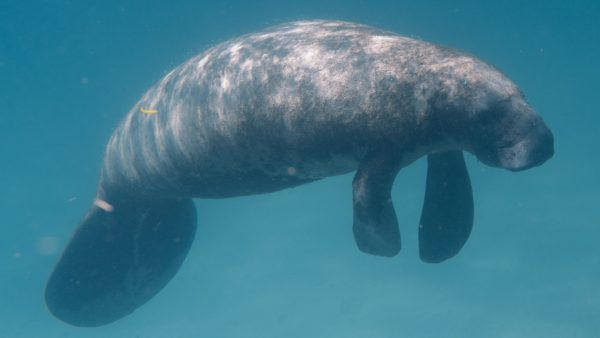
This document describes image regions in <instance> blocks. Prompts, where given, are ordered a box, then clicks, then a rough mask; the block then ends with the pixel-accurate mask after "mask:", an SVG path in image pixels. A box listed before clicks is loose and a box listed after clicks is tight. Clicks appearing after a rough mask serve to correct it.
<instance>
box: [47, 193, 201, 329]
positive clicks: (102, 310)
mask: <svg viewBox="0 0 600 338" xmlns="http://www.w3.org/2000/svg"><path fill="white" fill-rule="evenodd" d="M195 231H196V209H195V207H194V204H193V202H192V200H191V199H156V200H148V201H140V200H136V201H133V200H132V201H125V202H120V203H114V204H108V203H107V202H103V201H97V203H95V205H94V206H93V207H92V209H91V210H90V212H89V213H88V215H87V216H86V217H85V219H84V220H83V222H82V223H81V224H80V225H79V227H78V229H77V231H76V232H75V235H74V236H73V238H71V241H70V242H69V244H68V245H67V247H66V249H65V251H64V252H63V254H62V257H61V258H60V261H59V262H58V264H57V265H56V267H55V268H54V271H53V272H52V275H51V276H50V279H49V280H48V283H47V285H46V304H47V306H48V309H49V310H50V311H51V312H52V314H53V315H54V316H56V317H57V318H59V319H60V320H62V321H64V322H66V323H68V324H71V325H75V326H100V325H104V324H108V323H111V322H113V321H115V320H117V319H119V318H122V317H124V316H126V315H128V314H130V313H132V312H133V311H134V310H135V309H136V308H138V307H139V306H141V305H142V304H144V303H145V302H146V301H148V300H149V299H150V298H152V297H153V296H154V295H156V294H157V293H158V292H159V291H160V290H161V289H162V288H163V287H164V286H165V285H166V284H167V282H168V281H169V280H170V279H171V278H172V277H173V276H174V275H175V273H176V272H177V270H178V269H179V267H180V266H181V264H182V263H183V260H184V259H185V257H186V255H187V253H188V251H189V249H190V246H191V244H192V240H193V238H194V234H195Z"/></svg>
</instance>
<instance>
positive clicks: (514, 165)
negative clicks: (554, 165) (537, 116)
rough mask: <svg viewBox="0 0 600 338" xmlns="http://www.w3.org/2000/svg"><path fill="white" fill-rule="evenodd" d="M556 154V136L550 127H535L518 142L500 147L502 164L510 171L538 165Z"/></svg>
mask: <svg viewBox="0 0 600 338" xmlns="http://www.w3.org/2000/svg"><path fill="white" fill-rule="evenodd" d="M553 155H554V136H553V135H552V132H551V131H550V129H548V128H547V127H545V126H540V127H538V128H535V129H533V130H532V131H531V132H530V133H528V134H527V136H526V137H525V138H524V139H522V140H521V141H519V142H517V143H516V144H514V145H512V146H509V147H503V148H500V149H498V160H499V163H500V166H501V167H502V168H505V169H507V170H510V171H521V170H526V169H529V168H533V167H537V166H539V165H541V164H543V163H544V162H546V161H547V160H548V159H550V158H551V157H552V156H553Z"/></svg>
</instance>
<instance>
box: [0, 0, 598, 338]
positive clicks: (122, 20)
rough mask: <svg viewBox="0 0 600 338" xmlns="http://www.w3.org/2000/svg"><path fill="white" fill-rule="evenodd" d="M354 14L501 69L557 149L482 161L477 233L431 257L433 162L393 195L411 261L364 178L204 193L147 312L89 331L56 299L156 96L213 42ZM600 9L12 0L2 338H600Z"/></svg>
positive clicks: (0, 126)
mask: <svg viewBox="0 0 600 338" xmlns="http://www.w3.org/2000/svg"><path fill="white" fill-rule="evenodd" d="M313 18H325V19H342V20H349V21H356V22H360V23H366V24H370V25H373V26H376V27H380V28H384V29H387V30H391V31H395V32H398V33H401V34H405V35H409V36H413V37H419V38H422V39H425V40H428V41H432V42H435V43H439V44H443V45H447V46H452V47H456V48H459V49H462V50H466V51H468V52H470V53H472V54H475V55H477V56H479V57H481V58H482V59H484V60H486V61H488V62H490V63H492V64H494V65H495V66H497V67H498V68H500V69H502V70H503V71H504V72H505V73H506V74H507V75H508V76H509V77H511V78H512V79H513V80H514V81H515V82H516V83H517V84H519V85H520V86H521V88H522V89H523V91H524V92H525V94H526V95H527V97H528V99H529V101H530V102H531V104H532V105H533V106H534V107H535V108H536V109H537V110H538V111H539V112H540V114H541V115H542V116H543V117H544V119H545V120H546V122H547V123H548V124H549V125H550V127H551V128H552V129H553V132H554V135H555V139H556V155H555V156H554V158H553V159H551V160H550V161H549V162H548V163H546V164H545V165H543V166H542V167H539V168H535V169H532V170H529V171H526V172H520V173H510V172H507V171H502V170H499V169H491V168H487V167H484V166H483V165H482V164H480V163H477V161H475V160H474V159H473V158H472V157H469V158H468V165H469V167H470V170H471V176H472V181H473V188H474V194H475V228H474V230H473V233H472V235H471V237H470V239H469V241H468V242H467V244H466V246H465V247H464V249H463V250H462V252H461V253H460V254H459V255H458V256H457V257H455V258H454V259H451V260H449V261H447V262H444V263H442V264H438V265H431V264H425V263H422V262H420V261H419V259H418V253H417V224H418V219H419V214H420V207H421V204H422V200H423V194H424V180H425V164H424V163H423V161H419V162H418V163H416V164H414V165H413V166H411V167H409V168H407V169H405V170H403V171H402V172H401V173H400V175H399V176H398V178H397V180H396V183H395V185H394V191H393V198H394V203H395V205H396V210H397V213H398V217H399V221H400V223H401V232H402V236H403V249H402V252H401V253H400V255H398V256H397V257H395V258H393V259H385V258H378V257H373V256H368V255H365V254H362V253H360V252H359V251H358V249H357V248H356V247H355V244H354V240H353V238H352V231H351V224H352V210H351V180H352V176H351V175H346V176H341V177H335V178H330V179H327V180H323V181H321V182H317V183H313V184H310V185H307V186H303V187H299V188H296V189H292V190H286V191H282V192H279V193H275V194H270V195H262V196H251V197H244V198H236V199H227V200H218V201H216V200H198V201H197V202H196V206H197V209H198V214H199V228H198V233H197V238H196V240H195V243H194V246H193V248H192V251H191V252H190V255H189V256H188V258H187V260H186V262H185V263H184V265H183V267H182V269H181V270H180V271H179V273H178V274H177V276H176V277H175V278H174V279H173V281H172V282H171V283H170V284H169V285H168V286H167V287H166V288H165V289H164V290H163V291H162V292H161V293H160V294H159V295H158V296H157V297H155V298H154V299H152V300H151V301H150V302H149V303H147V304H146V305H144V306H143V307H141V308H140V309H139V310H137V311H136V312H135V313H134V314H132V315H130V316H128V317H126V318H124V319H122V320H120V321H117V322H116V323H114V324H111V325H108V326H104V327H100V328H94V329H81V328H75V327H71V326H68V325H65V324H63V323H61V322H59V321H57V320H56V319H54V318H53V317H52V316H51V315H50V314H49V313H48V312H47V310H46V309H45V305H44V302H43V288H44V284H45V282H46V279H47V277H48V275H49V273H50V271H51V269H52V267H53V265H54V263H55V262H56V261H57V259H58V255H59V253H60V250H61V248H62V247H63V246H64V245H65V243H66V241H67V240H68V239H69V236H70V235H71V233H72V231H73V230H74V227H75V226H76V225H77V223H78V222H79V220H80V219H81V217H82V216H83V215H84V214H85V212H86V210H87V209H88V207H89V205H90V203H91V201H92V199H93V197H94V194H95V188H96V182H97V178H98V174H99V169H100V164H101V159H102V154H103V148H104V146H105V143H106V141H107V140H108V137H109V136H110V134H111V132H112V130H113V129H114V128H115V126H116V125H117V123H118V122H119V121H120V119H121V118H122V117H123V116H124V114H125V112H127V111H128V110H129V109H130V107H131V106H132V105H133V104H134V103H135V102H136V101H137V99H138V98H139V96H140V95H141V94H142V93H143V92H144V91H145V90H146V89H147V88H149V87H150V86H151V85H152V84H153V83H154V82H155V81H157V80H159V79H160V78H161V77H162V76H163V75H164V74H165V73H166V72H167V71H168V70H170V69H172V68H173V67H175V66H176V65H178V64H180V63H181V62H183V61H185V60H186V59H188V58H189V57H191V56H193V55H195V54H197V53H199V52H201V51H202V50H204V49H206V48H207V47H210V46H212V45H214V44H217V43H219V42H222V41H224V40H226V39H228V38H232V37H235V36H238V35H241V34H244V33H248V32H252V31H256V30H259V29H261V28H265V27H267V26H270V25H273V24H277V23H282V22H285V21H290V20H296V19H313ZM598 18H600V2H598V1H597V0H596V1H593V0H590V1H584V0H579V1H570V2H565V1H529V2H526V3H525V2H524V1H517V0H514V1H493V2H492V1H490V2H483V1H466V0H461V1H398V0H397V1H391V0H390V1H358V0H356V1H312V0H311V1H252V2H250V1H241V0H238V1H219V2H208V1H180V2H168V1H129V2H127V3H126V4H123V3H122V2H121V1H114V0H108V1H104V2H98V3H96V4H93V3H92V2H91V1H67V0H62V1H58V0H57V1H17V0H3V1H2V2H1V3H0V158H1V162H0V187H1V188H2V189H1V192H0V206H1V209H0V210H1V211H2V215H1V222H0V337H9V338H13V337H14V338H19V337H61V338H63V337H77V338H79V337H84V338H87V337H90V338H92V337H93V338H96V337H127V338H132V337H140V338H146V337H148V338H154V337H156V338H159V337H160V338H187V337H230V338H233V337H259V338H267V337H327V338H331V337H344V338H347V337H361V338H362V337H502V338H508V337H511V338H512V337H557V338H558V337H561V338H562V337H600V320H599V318H600V292H599V291H598V290H599V289H598V285H599V284H600V246H599V245H598V240H599V239H600V207H599V202H598V201H600V193H599V192H598V190H599V188H600V179H599V176H600V175H599V173H600V160H598V157H599V155H598V154H599V152H598V148H599V146H600V142H599V141H598V136H599V135H600V115H599V114H598V113H599V111H598V108H597V107H598V101H599V98H600V85H599V84H598V79H600V62H599V61H598V60H600V20H598Z"/></svg>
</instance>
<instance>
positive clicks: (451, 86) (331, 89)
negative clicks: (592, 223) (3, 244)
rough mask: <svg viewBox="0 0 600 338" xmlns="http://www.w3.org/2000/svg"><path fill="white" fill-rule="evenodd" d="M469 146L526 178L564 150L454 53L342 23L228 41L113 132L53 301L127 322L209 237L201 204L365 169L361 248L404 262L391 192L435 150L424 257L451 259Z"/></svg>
mask: <svg viewBox="0 0 600 338" xmlns="http://www.w3.org/2000/svg"><path fill="white" fill-rule="evenodd" d="M463 150H464V151H468V152H471V153H473V154H474V155H475V156H477V157H478V158H479V159H480V160H481V161H482V162H484V163H486V164H488V165H491V166H496V167H503V168H506V169H509V170H522V169H526V168H529V167H533V166H536V165H539V164H541V163H543V162H544V161H546V160H547V159H548V158H550V157H551V156H552V154H553V138H552V133H551V132H550V130H549V129H548V128H547V127H546V125H545V124H544V122H543V121H542V119H541V118H540V117H539V116H538V115H537V114H536V113H535V112H534V111H533V110H532V109H531V108H530V107H529V105H528V104H527V103H526V101H525V99H524V97H523V95H522V94H521V92H520V91H519V89H518V88H517V86H515V85H514V84H513V83H512V82H511V81H510V80H508V79H507V78H506V77H505V76H504V75H502V74H501V73H500V72H499V71H497V70H496V69H494V68H493V67H491V66H489V65H487V64H485V63H483V62H482V61H480V60H478V59H476V58H474V57H472V56H469V55H466V54H464V53H460V52H457V51H455V50H451V49H447V48H443V47H439V46H435V45H432V44H429V43H426V42H423V41H419V40H414V39H410V38H406V37H402V36H399V35H396V34H393V33H389V32H385V31H381V30H377V29H374V28H370V27H367V26H363V25H357V24H352V23H346V22H337V21H304V22H294V23H290V24H285V25H281V26H278V27H275V28H271V29H268V30H265V31H263V32H260V33H256V34H250V35H246V36H243V37H241V38H239V39H235V40H231V41H229V42H226V43H223V44H220V45H218V46H216V47H214V48H212V49H210V50H208V51H207V52H205V53H203V54H201V55H199V56H197V57H195V58H193V59H191V60H189V61H188V62H186V63H184V64H183V65H181V66H179V67H177V68H176V69H175V70H173V71H172V72H170V73H169V74H168V75H167V76H165V77H164V79H162V80H161V81H160V82H159V83H158V84H156V85H155V86H154V87H152V88H151V89H150V90H149V91H148V92H147V93H146V94H145V95H144V96H143V98H142V99H141V100H140V102H138V103H137V104H136V105H135V107H134V108H133V109H132V110H131V112H129V114H128V115H127V117H126V118H125V120H124V121H123V123H121V125H120V126H119V127H118V128H117V130H116V131H115V132H114V134H113V136H112V138H111V139H110V142H109V144H108V146H107V148H106V156H105V159H104V165H103V168H102V176H101V180H100V185H99V189H98V196H97V199H96V201H95V203H94V206H92V208H91V210H90V212H89V213H88V214H87V216H86V217H85V218H84V220H83V221H82V223H81V224H80V225H79V227H78V228H77V231H76V232H75V234H74V236H73V237H72V239H71V241H70V242H69V244H68V245H67V247H66V249H65V251H64V252H63V255H62V257H61V259H60V261H59V262H58V264H57V265H56V267H55V269H54V271H53V272H52V275H51V276H50V278H49V281H48V283H47V286H46V304H47V306H48V308H49V310H50V311H51V312H52V313H53V314H54V315H55V316H56V317H58V318H60V319H61V320H63V321H65V322H67V323H69V324H72V325H77V326H98V325H104V324H107V323H110V322H113V321H115V320H117V319H119V318H122V317H123V316H126V315H128V314H130V313H131V312H133V311H134V310H135V309H136V308H137V307H139V306H141V305H142V304H143V303H145V302H146V301H148V300H149V299H150V298H152V297H153V296H154V295H155V294H156V293H158V292H159V291H160V290H161V289H162V288H163V287H164V286H165V285H166V284H167V283H168V281H169V280H170V279H171V278H172V277H173V276H174V275H175V273H176V272H177V270H178V269H179V267H180V266H181V264H182V262H183V260H184V258H185V256H186V255H187V252H188V250H189V248H190V246H191V244H192V240H193V237H194V233H195V230H196V212H195V208H194V204H193V202H192V200H191V198H194V197H200V198H224V197H231V196H240V195H249V194H259V193H268V192H273V191H277V190H280V189H284V188H289V187H293V186H297V185H300V184H304V183H308V182H312V181H315V180H319V179H322V178H324V177H328V176H333V175H340V174H344V173H348V172H352V171H356V175H355V177H354V180H353V184H352V185H353V212H354V221H353V232H354V236H355V240H356V243H357V245H358V247H359V248H360V250H362V251H364V252H367V253H370V254H374V255H380V256H394V255H396V254H397V253H398V251H399V250H400V232H399V230H398V223H397V220H396V214H395V211H394V207H393V204H392V201H391V187H392V184H393V181H394V178H395V176H396V174H397V173H398V171H399V170H400V169H401V168H402V167H404V166H406V165H408V164H410V163H412V162H413V161H415V160H416V159H418V158H419V157H421V156H424V155H428V169H427V170H428V173H427V185H426V193H425V200H424V204H423V211H422V215H421V220H420V224H419V253H420V257H421V259H422V260H424V261H426V262H441V261H443V260H445V259H448V258H450V257H452V256H454V255H456V254H457V253H458V252H459V250H460V249H461V248H462V246H463V245H464V243H465V242H466V240H467V238H468V237H469V234H470V232H471V228H472V224H473V196H472V190H471V183H470V179H469V175H468V171H467V168H466V165H465V162H464V158H463V154H462V151H463ZM232 249H235V248H232Z"/></svg>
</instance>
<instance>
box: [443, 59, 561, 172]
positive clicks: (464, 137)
mask: <svg viewBox="0 0 600 338" xmlns="http://www.w3.org/2000/svg"><path fill="white" fill-rule="evenodd" d="M452 59H453V62H452V63H451V67H448V68H447V69H446V72H445V76H444V77H443V78H442V81H441V83H442V88H443V95H442V96H441V97H442V98H443V101H442V104H443V105H445V109H446V111H448V112H450V113H451V114H448V115H446V116H447V117H448V118H447V119H445V120H446V122H447V123H448V125H449V126H453V127H452V129H453V131H454V132H453V133H452V134H454V138H455V140H456V141H457V143H459V144H460V145H461V148H463V149H465V150H467V151H469V152H471V153H473V154H474V155H475V156H476V157H477V158H478V159H479V160H480V161H481V162H483V163H485V164H487V165H489V166H492V167H501V168H505V169H508V170H512V171H519V170H525V169H528V168H531V167H535V166H538V165H541V164H542V163H544V162H545V161H546V160H548V159H549V158H551V157H552V155H553V154H554V137H553V135H552V132H551V131H550V129H549V128H548V126H547V125H546V124H545V123H544V121H543V120H542V118H541V117H540V116H539V115H538V114H537V113H536V112H535V111H534V110H533V108H532V107H531V106H530V105H529V104H528V103H527V101H526V99H525V97H524V96H523V94H522V93H521V91H520V90H519V88H518V87H517V86H516V85H515V84H514V83H513V82H512V81H510V80H509V79H508V78H507V77H506V76H505V75H504V74H502V73H501V72H500V71H498V70H497V69H495V68H494V67H491V66H490V65H488V64H486V63H484V62H482V61H480V60H477V59H476V58H473V57H469V56H456V57H453V58H452Z"/></svg>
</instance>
